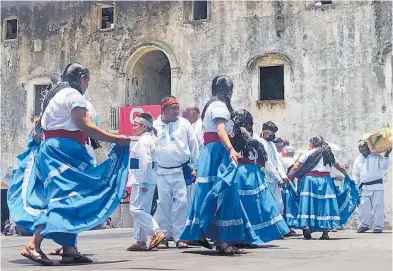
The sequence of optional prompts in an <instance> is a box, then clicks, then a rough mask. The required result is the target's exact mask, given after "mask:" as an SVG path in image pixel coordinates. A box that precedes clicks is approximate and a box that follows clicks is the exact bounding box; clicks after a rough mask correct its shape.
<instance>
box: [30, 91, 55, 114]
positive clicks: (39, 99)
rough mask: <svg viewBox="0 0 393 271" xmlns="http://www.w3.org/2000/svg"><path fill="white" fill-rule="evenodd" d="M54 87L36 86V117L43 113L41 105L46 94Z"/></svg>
mask: <svg viewBox="0 0 393 271" xmlns="http://www.w3.org/2000/svg"><path fill="white" fill-rule="evenodd" d="M51 87H52V85H34V92H35V93H34V116H39V115H40V113H41V105H42V101H43V100H44V97H45V94H46V92H47V91H48V90H49V89H51Z"/></svg>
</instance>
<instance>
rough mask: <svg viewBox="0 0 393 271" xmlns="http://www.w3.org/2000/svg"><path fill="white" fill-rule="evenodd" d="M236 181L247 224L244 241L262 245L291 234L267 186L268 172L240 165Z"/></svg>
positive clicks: (251, 166)
mask: <svg viewBox="0 0 393 271" xmlns="http://www.w3.org/2000/svg"><path fill="white" fill-rule="evenodd" d="M235 179H236V181H237V183H238V189H239V190H238V191H239V195H240V204H241V206H242V210H243V220H244V222H245V228H244V230H245V239H244V240H243V241H242V242H243V243H247V244H254V245H260V244H263V243H266V242H269V241H272V240H275V239H278V238H280V237H281V236H283V235H285V234H287V233H288V232H289V228H288V226H287V225H286V223H285V221H284V218H283V217H282V215H281V214H280V211H279V209H278V207H277V205H276V202H275V200H274V198H273V195H272V193H271V192H270V190H269V188H268V187H267V186H266V185H265V173H264V172H262V171H261V170H260V169H259V168H258V166H256V165H250V164H238V166H237V173H236V176H235Z"/></svg>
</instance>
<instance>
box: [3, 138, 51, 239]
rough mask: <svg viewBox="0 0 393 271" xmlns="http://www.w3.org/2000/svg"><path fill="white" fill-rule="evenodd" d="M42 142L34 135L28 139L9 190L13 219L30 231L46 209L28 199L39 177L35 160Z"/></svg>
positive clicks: (8, 195) (19, 156) (9, 203)
mask: <svg viewBox="0 0 393 271" xmlns="http://www.w3.org/2000/svg"><path fill="white" fill-rule="evenodd" d="M40 144H41V142H36V141H34V140H33V137H29V138H28V140H27V147H26V148H25V149H24V150H23V151H22V152H21V153H20V154H19V155H18V156H17V166H16V169H15V170H14V171H13V174H12V178H11V180H10V184H9V188H8V191H7V203H8V208H9V210H10V216H11V218H12V220H13V221H15V223H16V224H17V225H18V226H19V227H22V228H24V229H25V230H26V231H28V232H30V233H34V221H35V217H36V216H38V215H40V214H41V213H43V214H45V213H46V211H47V210H46V209H39V208H38V209H37V208H33V207H32V206H31V205H30V204H29V202H28V200H27V199H30V197H31V193H32V187H33V186H34V184H35V182H36V178H37V170H36V167H35V162H36V160H37V155H38V153H39V150H40Z"/></svg>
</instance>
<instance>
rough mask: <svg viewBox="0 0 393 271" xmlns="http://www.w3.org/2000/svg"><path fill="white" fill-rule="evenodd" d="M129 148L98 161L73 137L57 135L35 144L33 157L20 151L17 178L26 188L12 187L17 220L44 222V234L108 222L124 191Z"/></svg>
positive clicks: (29, 223) (11, 201)
mask: <svg viewBox="0 0 393 271" xmlns="http://www.w3.org/2000/svg"><path fill="white" fill-rule="evenodd" d="M29 146H30V145H29ZM128 152H129V147H128V146H127V147H120V146H114V147H113V148H112V150H111V152H110V153H109V155H108V158H107V159H106V160H105V161H104V162H103V163H102V164H100V165H99V166H94V165H93V161H92V158H91V157H90V155H89V154H88V153H87V151H86V149H85V147H84V146H82V145H80V144H79V143H78V142H76V141H74V140H72V139H67V138H51V139H48V140H45V141H43V142H42V144H41V147H40V150H39V151H38V150H37V149H32V148H30V156H29V157H30V158H29V159H25V160H23V159H21V157H20V156H19V157H18V162H19V168H18V170H17V171H16V174H15V175H14V176H13V179H12V181H11V182H12V184H14V185H15V187H17V186H19V185H21V192H22V193H20V195H17V194H16V191H18V189H12V190H11V191H10V192H9V195H8V202H9V204H10V206H11V209H12V210H13V215H12V217H13V219H14V220H15V222H16V224H17V225H20V226H22V227H24V228H26V229H29V230H30V231H34V229H35V228H36V227H38V226H43V227H44V230H43V231H42V232H41V235H43V236H45V237H47V238H52V237H53V236H51V234H55V233H79V232H82V231H85V230H89V229H92V228H94V227H96V226H98V225H100V224H102V223H103V222H104V221H105V220H106V219H107V218H108V217H109V216H110V215H111V214H112V213H113V211H114V210H115V209H116V208H117V206H118V205H119V203H120V200H121V198H122V196H123V193H124V189H125V185H126V179H127V166H128ZM32 153H34V154H35V155H34V156H33V155H32ZM33 158H34V159H33ZM22 176H23V177H22ZM22 178H23V181H21V179H22Z"/></svg>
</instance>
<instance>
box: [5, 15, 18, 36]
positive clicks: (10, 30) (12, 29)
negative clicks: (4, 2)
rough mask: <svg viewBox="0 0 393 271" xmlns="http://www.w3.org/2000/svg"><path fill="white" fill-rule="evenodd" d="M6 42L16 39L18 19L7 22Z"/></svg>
mask: <svg viewBox="0 0 393 271" xmlns="http://www.w3.org/2000/svg"><path fill="white" fill-rule="evenodd" d="M6 23H7V29H6V34H5V39H6V40H13V39H16V38H17V37H18V19H11V20H7V21H6Z"/></svg>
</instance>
